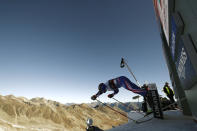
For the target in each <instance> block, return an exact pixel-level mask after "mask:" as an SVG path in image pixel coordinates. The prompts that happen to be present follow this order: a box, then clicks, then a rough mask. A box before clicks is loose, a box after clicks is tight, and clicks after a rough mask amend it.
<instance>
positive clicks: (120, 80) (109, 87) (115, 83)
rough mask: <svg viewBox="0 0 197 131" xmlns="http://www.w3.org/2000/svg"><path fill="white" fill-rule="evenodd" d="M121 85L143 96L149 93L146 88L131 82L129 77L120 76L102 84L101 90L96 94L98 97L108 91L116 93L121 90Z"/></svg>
mask: <svg viewBox="0 0 197 131" xmlns="http://www.w3.org/2000/svg"><path fill="white" fill-rule="evenodd" d="M120 87H123V88H125V89H127V90H129V91H132V92H134V93H137V94H139V95H141V96H145V95H146V93H147V91H146V90H144V89H142V88H140V87H139V86H137V85H136V84H134V83H133V82H131V81H130V80H129V79H128V78H127V77H125V76H120V77H117V78H114V79H111V80H109V81H107V82H106V83H104V84H102V87H101V88H100V89H99V92H98V93H97V94H96V96H97V97H98V96H99V95H101V94H103V93H105V92H106V91H114V93H113V95H115V94H117V93H118V92H119V88H120Z"/></svg>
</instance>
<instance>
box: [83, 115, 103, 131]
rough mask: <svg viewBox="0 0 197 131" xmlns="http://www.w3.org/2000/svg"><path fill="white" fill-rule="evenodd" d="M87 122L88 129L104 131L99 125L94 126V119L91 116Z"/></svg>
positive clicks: (90, 130) (89, 130) (87, 130)
mask: <svg viewBox="0 0 197 131" xmlns="http://www.w3.org/2000/svg"><path fill="white" fill-rule="evenodd" d="M86 124H87V128H86V131H103V130H102V129H100V128H99V127H96V126H93V120H92V119H91V118H88V119H87V121H86Z"/></svg>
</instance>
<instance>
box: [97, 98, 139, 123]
mask: <svg viewBox="0 0 197 131" xmlns="http://www.w3.org/2000/svg"><path fill="white" fill-rule="evenodd" d="M96 100H97V99H96ZM97 101H98V102H99V103H101V104H103V105H104V106H106V107H108V108H109V109H111V110H113V111H115V112H117V113H119V114H120V115H122V116H124V117H126V118H128V119H130V120H132V121H134V122H136V120H134V119H132V118H130V117H128V116H127V115H125V114H123V113H121V112H119V111H117V110H115V109H113V108H112V107H110V106H108V105H107V104H105V103H103V102H101V101H99V100H97Z"/></svg>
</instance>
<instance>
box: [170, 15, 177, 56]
mask: <svg viewBox="0 0 197 131" xmlns="http://www.w3.org/2000/svg"><path fill="white" fill-rule="evenodd" d="M171 24H172V29H171V32H172V33H171V39H170V40H171V45H170V51H171V55H172V59H173V60H174V55H175V44H176V34H177V26H176V24H175V20H174V18H173V17H172V21H171Z"/></svg>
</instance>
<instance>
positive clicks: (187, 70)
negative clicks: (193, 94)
mask: <svg viewBox="0 0 197 131" xmlns="http://www.w3.org/2000/svg"><path fill="white" fill-rule="evenodd" d="M177 52H178V53H177V59H176V70H177V73H178V76H179V79H180V81H181V84H182V87H183V88H184V89H185V90H187V89H190V88H191V87H192V86H193V84H194V83H195V82H196V78H197V75H196V72H195V70H194V68H193V65H192V63H191V60H190V58H189V56H188V53H187V51H186V49H185V47H184V44H183V40H182V39H180V41H179V43H178V48H177Z"/></svg>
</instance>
